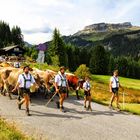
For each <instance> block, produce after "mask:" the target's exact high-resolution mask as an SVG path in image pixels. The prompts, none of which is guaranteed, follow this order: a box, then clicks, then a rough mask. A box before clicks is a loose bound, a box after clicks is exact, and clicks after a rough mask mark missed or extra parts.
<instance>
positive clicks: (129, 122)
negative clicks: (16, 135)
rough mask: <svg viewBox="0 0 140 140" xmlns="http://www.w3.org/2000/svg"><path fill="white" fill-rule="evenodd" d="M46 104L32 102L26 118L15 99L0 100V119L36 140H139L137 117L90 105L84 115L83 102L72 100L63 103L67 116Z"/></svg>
mask: <svg viewBox="0 0 140 140" xmlns="http://www.w3.org/2000/svg"><path fill="white" fill-rule="evenodd" d="M55 100H56V99H55ZM46 102H47V100H45V99H42V98H38V99H37V98H34V99H33V100H32V103H31V106H30V110H31V111H30V113H31V114H32V116H26V115H25V107H24V106H23V107H22V110H18V108H17V104H16V99H13V100H9V99H8V97H3V96H0V116H1V117H3V118H6V120H7V121H9V122H12V123H15V124H16V126H17V127H18V128H19V129H20V130H21V131H23V133H25V134H27V135H29V136H32V137H35V139H36V140H93V139H96V140H116V139H119V140H132V139H133V140H139V139H140V117H139V116H136V115H132V114H129V113H125V112H117V111H115V110H109V109H108V107H105V106H102V105H99V104H96V103H92V108H93V112H90V111H85V110H84V108H83V100H80V101H77V100H75V97H70V98H69V99H67V101H66V102H65V104H64V106H65V107H66V110H67V112H66V113H62V112H60V111H59V110H58V109H56V105H55V102H54V101H53V102H51V103H50V104H49V106H48V107H46V106H45V104H46Z"/></svg>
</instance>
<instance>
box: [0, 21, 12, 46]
mask: <svg viewBox="0 0 140 140" xmlns="http://www.w3.org/2000/svg"><path fill="white" fill-rule="evenodd" d="M11 41H12V40H11V31H10V27H9V24H7V23H5V22H4V21H0V47H5V46H7V45H8V44H11Z"/></svg>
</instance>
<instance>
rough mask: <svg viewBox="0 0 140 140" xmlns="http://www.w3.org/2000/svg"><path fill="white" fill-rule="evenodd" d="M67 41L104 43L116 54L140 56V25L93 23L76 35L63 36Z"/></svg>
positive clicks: (94, 44)
mask: <svg viewBox="0 0 140 140" xmlns="http://www.w3.org/2000/svg"><path fill="white" fill-rule="evenodd" d="M63 38H64V40H65V42H66V43H71V44H73V45H75V46H78V47H94V46H96V45H103V46H104V47H105V49H107V50H109V51H110V52H111V53H112V54H113V55H115V56H118V55H119V56H121V55H125V56H132V57H139V56H140V27H137V26H132V25H131V23H129V22H126V23H122V24H105V23H99V24H93V25H90V26H87V27H85V28H84V29H83V30H81V31H78V32H77V33H75V34H74V35H71V36H64V37H63Z"/></svg>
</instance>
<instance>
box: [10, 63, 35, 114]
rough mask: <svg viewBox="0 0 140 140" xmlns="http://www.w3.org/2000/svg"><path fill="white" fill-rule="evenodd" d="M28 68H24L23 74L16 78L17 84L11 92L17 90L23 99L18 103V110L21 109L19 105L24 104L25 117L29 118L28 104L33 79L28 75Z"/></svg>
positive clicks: (33, 82)
mask: <svg viewBox="0 0 140 140" xmlns="http://www.w3.org/2000/svg"><path fill="white" fill-rule="evenodd" d="M29 70H30V68H29V66H25V67H24V68H23V71H24V73H23V74H20V75H19V77H18V81H17V84H16V86H15V88H14V89H13V90H12V92H14V91H16V89H19V93H20V95H21V96H22V97H23V99H22V100H21V101H20V100H19V102H18V108H19V109H21V105H22V104H23V103H24V102H25V106H26V115H27V116H29V115H30V113H29V102H30V95H29V94H30V87H31V85H32V84H35V85H36V83H35V80H34V77H33V76H32V75H31V74H30V73H29Z"/></svg>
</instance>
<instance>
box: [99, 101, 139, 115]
mask: <svg viewBox="0 0 140 140" xmlns="http://www.w3.org/2000/svg"><path fill="white" fill-rule="evenodd" d="M101 104H103V105H109V102H101ZM113 106H114V107H115V105H114V104H113ZM120 109H121V110H122V111H127V112H131V113H133V114H136V115H140V104H135V103H125V104H124V106H123V103H120Z"/></svg>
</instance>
